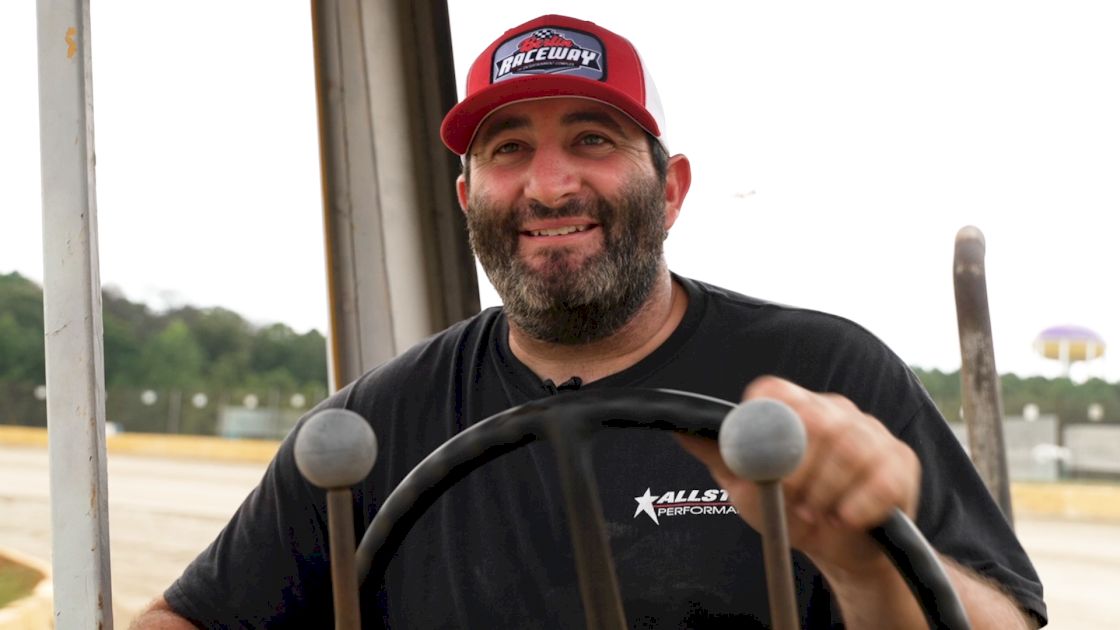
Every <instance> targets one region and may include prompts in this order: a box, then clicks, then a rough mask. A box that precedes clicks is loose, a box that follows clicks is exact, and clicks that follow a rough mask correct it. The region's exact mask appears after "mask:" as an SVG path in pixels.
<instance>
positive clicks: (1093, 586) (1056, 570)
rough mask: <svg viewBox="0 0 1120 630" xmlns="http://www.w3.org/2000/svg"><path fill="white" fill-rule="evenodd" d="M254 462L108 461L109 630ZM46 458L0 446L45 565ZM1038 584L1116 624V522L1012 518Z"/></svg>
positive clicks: (12, 498)
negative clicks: (1037, 575) (111, 618)
mask: <svg viewBox="0 0 1120 630" xmlns="http://www.w3.org/2000/svg"><path fill="white" fill-rule="evenodd" d="M264 467H265V466H264V464H238V463H218V462H211V461H200V460H186V459H183V460H174V459H157V458H151V457H140V456H135V455H120V454H117V455H114V454H110V455H109V513H110V524H109V531H110V536H111V539H112V541H111V545H110V550H111V553H112V578H113V609H114V620H115V627H117V628H127V627H128V623H129V622H130V621H131V619H132V617H133V616H134V615H135V614H136V612H137V611H138V610H139V609H141V608H142V607H143V606H144V605H145V604H147V602H149V601H150V600H151V599H152V598H154V597H156V596H158V595H159V594H160V593H162V592H163V589H164V588H166V587H167V585H168V584H170V583H171V582H172V581H173V580H174V579H175V577H176V576H178V574H179V572H180V571H182V569H183V567H184V566H186V564H187V563H188V562H190V561H191V559H192V558H194V556H195V555H196V554H198V552H199V551H201V550H202V549H203V548H205V547H206V545H207V544H208V543H209V542H210V540H212V539H213V538H214V536H215V535H217V533H218V532H219V531H220V530H221V528H222V526H223V525H224V524H225V522H226V520H227V519H228V518H229V516H230V514H232V513H233V511H234V510H235V509H236V508H237V506H238V505H239V504H240V503H241V500H242V499H243V498H244V496H245V495H246V494H247V493H248V492H249V490H250V489H251V488H252V487H253V486H254V485H256V483H257V481H258V480H259V479H260V476H261V474H262V473H263V471H264ZM48 472H49V469H48V463H47V455H46V451H45V450H44V449H41V448H22V447H18V448H17V447H6V446H0V546H2V547H5V548H9V549H14V550H16V551H19V552H22V553H25V554H28V555H31V556H34V557H37V558H41V559H43V560H44V561H45V562H49V561H50V499H49V495H48V488H49V478H48ZM1017 526H1018V531H1019V535H1020V538H1021V539H1022V541H1023V544H1024V546H1025V547H1026V548H1027V550H1028V551H1029V552H1030V553H1031V557H1032V558H1033V559H1034V562H1035V564H1036V567H1037V568H1038V571H1039V573H1040V574H1041V575H1042V579H1043V583H1044V585H1045V587H1046V599H1047V602H1048V604H1049V606H1050V617H1051V620H1052V624H1051V626H1050V627H1052V628H1058V629H1075V628H1076V629H1078V630H1105V629H1106V628H1115V627H1116V620H1117V619H1120V598H1117V597H1116V596H1115V594H1114V593H1113V591H1114V589H1115V586H1116V584H1117V583H1118V580H1120V523H1089V522H1078V521H1069V520H1057V519H1042V518H1025V517H1022V516H1020V517H1019V519H1018V523H1017Z"/></svg>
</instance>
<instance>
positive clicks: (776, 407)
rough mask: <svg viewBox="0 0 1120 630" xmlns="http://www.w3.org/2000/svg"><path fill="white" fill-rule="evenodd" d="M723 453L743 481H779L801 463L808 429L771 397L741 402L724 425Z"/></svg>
mask: <svg viewBox="0 0 1120 630" xmlns="http://www.w3.org/2000/svg"><path fill="white" fill-rule="evenodd" d="M719 454H720V455H721V456H723V461H724V462H725V463H726V464H727V467H728V468H730V469H731V472H733V473H735V474H736V475H738V476H739V477H741V478H743V479H749V480H751V481H777V480H779V479H781V478H782V477H785V476H786V475H788V474H789V473H791V472H793V470H794V469H795V468H797V465H798V464H799V463H801V458H802V457H803V456H804V455H805V427H804V426H802V424H801V419H800V418H798V417H797V414H796V413H794V411H793V409H790V408H789V406H788V405H786V404H785V403H782V402H778V401H776V400H770V399H767V398H759V399H755V400H751V401H748V402H745V403H741V404H739V405H737V406H736V407H735V408H734V409H732V410H731V411H730V412H729V413H728V414H727V416H726V417H725V418H724V420H723V424H721V425H720V428H719Z"/></svg>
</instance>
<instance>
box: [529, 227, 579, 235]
mask: <svg viewBox="0 0 1120 630" xmlns="http://www.w3.org/2000/svg"><path fill="white" fill-rule="evenodd" d="M589 227H591V226H590V225H569V226H567V227H559V228H551V229H548V230H529V234H531V235H532V236H564V235H565V234H574V233H576V232H583V231H584V230H586V229H588V228H589Z"/></svg>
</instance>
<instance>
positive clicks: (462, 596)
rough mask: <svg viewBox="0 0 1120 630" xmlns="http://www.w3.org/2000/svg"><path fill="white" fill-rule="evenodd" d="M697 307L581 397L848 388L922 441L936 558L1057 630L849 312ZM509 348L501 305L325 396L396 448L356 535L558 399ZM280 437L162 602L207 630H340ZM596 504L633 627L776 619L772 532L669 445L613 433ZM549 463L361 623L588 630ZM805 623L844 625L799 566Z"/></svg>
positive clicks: (375, 477) (301, 487)
mask: <svg viewBox="0 0 1120 630" xmlns="http://www.w3.org/2000/svg"><path fill="white" fill-rule="evenodd" d="M675 278H676V280H677V281H679V282H680V283H681V284H682V285H683V286H684V287H685V288H686V290H687V293H688V297H689V304H688V309H687V311H686V314H685V316H684V319H683V321H682V322H681V324H680V326H678V328H677V330H676V331H674V332H673V334H672V335H671V336H670V337H669V339H668V340H666V341H665V343H664V344H662V345H661V346H660V347H659V348H658V349H657V350H655V351H654V352H653V353H652V354H651V355H649V356H648V357H646V358H645V359H643V360H642V361H640V362H638V363H637V364H635V365H633V366H631V367H630V368H628V369H626V370H624V371H622V372H619V373H617V374H613V375H611V376H609V377H607V378H603V379H601V380H598V381H595V382H592V383H590V384H587V385H585V386H584V388H586V389H602V388H611V387H642V388H646V387H648V388H665V389H676V390H684V391H690V392H695V393H698V394H704V395H707V396H712V397H716V398H720V399H723V400H727V401H731V402H737V401H738V400H739V399H740V397H741V395H742V391H743V388H744V386H745V384H747V383H749V382H750V381H751V380H752V379H754V378H755V377H757V376H760V375H764V374H772V375H777V376H781V377H783V378H786V379H789V380H791V381H793V382H796V383H798V384H800V385H802V386H804V387H806V388H808V389H810V390H814V391H821V392H825V391H827V392H838V393H841V394H843V395H844V396H846V397H848V398H849V399H851V400H852V401H853V402H855V404H856V405H858V406H859V407H860V409H862V410H864V411H865V412H867V413H870V414H871V415H873V416H875V417H876V418H878V419H880V420H881V421H882V422H883V423H884V424H885V425H886V426H887V427H888V428H889V429H890V431H891V432H892V433H894V434H895V435H897V436H898V437H900V438H901V439H903V440H904V441H906V442H907V443H908V444H909V445H910V446H911V448H913V449H914V451H915V452H916V453H917V455H918V457H919V459H920V460H921V464H922V487H921V504H920V507H919V510H918V515H917V524H918V526H919V528H920V529H921V530H922V532H923V533H924V534H925V536H926V537H927V538H928V539H929V540H930V542H931V543H932V544H933V546H934V547H935V548H936V549H938V550H939V551H940V552H941V553H943V554H946V555H948V556H950V557H952V558H954V559H955V560H956V561H957V562H959V563H960V564H962V565H964V566H967V567H970V568H971V569H973V570H975V571H977V572H978V573H980V574H982V575H985V576H987V577H989V578H991V579H992V580H994V581H996V582H998V583H999V584H1001V585H1002V586H1003V587H1004V588H1005V589H1006V590H1007V591H1008V592H1009V593H1010V594H1011V595H1012V596H1013V597H1014V598H1015V599H1017V600H1018V601H1019V603H1020V604H1021V605H1022V606H1023V607H1024V608H1026V609H1028V610H1029V611H1031V612H1032V613H1033V614H1035V615H1036V616H1037V617H1038V618H1039V619H1040V620H1044V619H1045V617H1046V609H1045V604H1044V603H1043V602H1042V586H1041V584H1040V583H1039V580H1038V576H1037V574H1036V573H1035V571H1034V569H1033V567H1032V566H1031V564H1030V561H1029V560H1028V558H1027V556H1026V554H1025V553H1024V552H1023V549H1022V547H1021V546H1020V545H1019V542H1018V541H1017V540H1016V538H1015V536H1014V534H1013V533H1012V532H1011V530H1010V528H1009V527H1008V525H1007V523H1006V521H1005V519H1004V518H1003V516H1002V515H1001V513H1000V512H999V509H998V508H997V507H996V506H995V504H994V503H993V502H992V500H991V498H990V497H989V495H988V494H987V491H986V489H985V488H984V485H983V484H982V483H981V481H980V480H979V478H978V476H977V475H976V473H975V470H974V468H973V467H972V465H971V463H970V462H969V460H968V457H967V455H965V454H964V452H963V451H962V450H961V448H960V445H959V443H958V442H957V440H956V439H955V438H954V437H953V435H952V433H951V432H950V431H949V428H948V427H947V425H946V423H945V421H944V419H942V417H941V416H940V415H939V413H938V411H937V409H936V407H935V406H934V404H933V403H932V401H931V400H930V399H929V397H928V396H927V395H926V393H925V391H924V390H923V389H922V387H921V385H920V384H919V383H918V381H917V379H916V378H915V377H914V375H913V374H912V373H911V372H910V370H909V369H907V368H906V366H905V365H904V364H903V363H902V362H901V361H900V360H899V359H898V357H897V356H895V355H894V354H893V353H892V352H891V351H890V350H889V349H887V348H886V346H884V345H883V344H882V343H881V342H880V341H879V340H878V339H876V338H875V337H874V336H873V335H871V334H870V333H868V332H867V331H866V330H864V329H863V328H861V327H859V326H857V325H855V324H853V323H851V322H849V321H847V320H844V319H842V318H839V317H835V316H831V315H827V314H823V313H819V312H815V311H808V310H804V309H796V308H790V307H786V306H780V305H776V304H771V303H766V302H762V301H759V300H755V299H752V298H748V297H745V296H742V295H738V294H735V293H731V292H728V291H725V290H723V289H719V288H717V287H713V286H710V285H706V284H703V283H699V282H695V281H692V280H687V279H683V278H679V277H675ZM555 394H556V388H555V387H551V386H550V384H548V383H542V382H541V381H540V379H539V378H537V377H536V376H535V375H534V374H533V373H532V372H531V371H530V370H529V369H528V368H526V367H525V366H524V365H523V364H522V363H521V362H520V361H518V360H517V358H515V357H514V356H513V354H512V353H511V352H510V349H509V345H508V324H507V321H506V318H505V316H504V315H503V313H502V311H501V310H500V309H496V308H495V309H488V310H486V311H484V312H482V313H480V314H479V315H477V316H475V317H473V318H471V319H469V320H466V321H464V322H460V323H459V324H456V325H455V326H452V327H451V328H449V329H448V330H446V331H444V332H442V333H439V334H437V335H435V336H434V337H432V338H430V339H428V340H426V341H425V342H423V343H420V344H419V345H417V346H415V347H413V348H412V349H410V350H409V351H407V352H406V353H404V354H403V355H401V356H400V357H397V358H395V359H393V360H392V361H389V362H388V363H386V364H384V365H382V366H381V367H379V368H377V369H374V370H372V371H371V372H369V373H367V374H366V375H364V376H363V377H362V378H360V379H359V380H358V381H356V382H354V383H352V384H351V385H350V386H348V387H346V388H345V389H343V390H341V391H339V392H338V393H337V394H335V395H334V396H332V397H331V398H329V399H328V400H326V401H324V403H323V404H322V405H320V407H345V408H347V409H351V410H354V411H356V412H358V413H359V414H361V415H362V416H363V417H365V418H366V419H368V420H369V422H370V423H371V425H372V426H373V429H374V431H375V432H376V433H377V437H378V441H379V444H380V454H379V456H378V460H377V463H376V464H375V466H374V468H373V472H372V473H371V474H370V475H369V477H368V478H367V479H366V480H365V481H364V482H363V483H362V484H360V485H359V486H356V487H355V488H354V508H355V527H356V529H357V536H358V537H359V538H360V537H361V534H362V532H364V531H365V528H366V527H367V526H368V525H369V522H370V521H371V520H372V518H373V516H374V514H376V511H377V507H378V506H379V505H380V503H381V502H382V501H383V500H384V498H385V497H386V496H387V495H388V493H389V491H391V490H392V489H393V488H395V487H396V486H397V484H398V483H399V482H400V480H401V479H402V478H403V477H404V476H405V475H406V474H407V473H408V472H409V471H410V470H411V469H412V467H413V466H415V465H416V464H417V463H418V462H419V461H420V460H421V459H423V458H424V457H425V456H426V455H427V454H428V453H430V452H431V451H432V450H433V449H435V448H436V447H437V446H439V445H440V444H442V443H443V442H444V441H446V440H447V439H448V438H450V437H451V436H453V435H455V434H456V433H458V432H459V431H461V430H463V429H464V428H466V427H468V426H470V425H472V424H474V423H476V422H478V421H480V420H482V419H484V418H487V417H489V416H491V415H493V414H496V413H498V412H501V411H504V410H506V409H508V408H510V407H513V406H516V405H520V404H523V403H526V402H529V401H531V400H534V399H539V398H542V397H545V396H549V395H555ZM298 430H299V426H297V427H296V429H295V430H294V431H293V432H292V434H291V435H289V436H288V438H287V439H286V440H285V441H284V443H283V445H282V446H281V447H280V450H279V452H278V454H277V455H276V458H275V459H274V460H273V462H272V463H271V465H270V466H269V468H268V470H267V472H266V473H265V476H264V478H263V480H262V481H261V483H260V485H259V486H258V487H257V488H256V489H255V490H254V491H253V492H252V493H251V494H250V495H249V497H248V498H247V499H246V500H245V502H244V504H243V505H242V506H241V507H240V509H239V510H238V511H237V513H236V514H235V515H234V517H233V518H232V520H231V521H230V523H229V524H228V525H227V526H226V528H225V529H224V530H223V531H222V533H221V534H220V535H219V536H218V538H217V539H216V540H215V541H214V542H213V543H212V544H211V545H210V547H208V548H207V549H206V550H205V551H204V552H203V553H202V554H201V555H200V556H199V557H198V558H197V559H196V560H195V561H194V562H193V563H192V564H191V565H190V566H189V567H188V568H187V570H186V571H185V572H184V574H183V576H182V577H180V578H179V580H177V581H176V582H175V583H174V584H173V585H172V586H171V587H170V588H169V589H168V590H167V592H166V593H165V597H166V598H167V601H168V602H169V604H170V605H171V607H172V608H173V609H174V610H175V611H177V612H178V613H179V614H181V615H183V616H185V617H187V618H188V619H190V620H192V621H194V622H195V623H198V624H200V625H202V626H204V627H215V628H218V627H221V628H225V627H240V626H246V627H263V626H268V627H293V628H296V627H298V628H310V627H327V626H328V625H329V624H330V623H331V619H332V611H331V594H330V583H329V582H330V578H329V568H328V565H327V558H328V557H329V553H328V541H327V536H326V530H327V515H326V508H325V499H324V493H323V492H322V491H321V490H318V489H316V488H314V487H312V486H310V485H309V484H308V483H306V482H305V481H304V480H303V479H302V478H301V477H300V474H299V472H298V471H297V469H296V466H295V463H294V458H293V443H294V435H295V434H296V432H298ZM595 439H596V441H595V445H594V447H593V452H594V465H595V474H596V478H597V481H598V485H599V497H600V499H601V501H602V506H603V513H604V517H605V520H606V524H607V530H608V535H609V539H610V545H611V549H612V552H613V557H614V562H615V567H616V571H617V574H618V578H619V584H620V589H621V593H622V598H623V605H624V608H625V611H626V614H627V616H628V619H629V622H630V625H631V627H635V628H682V627H689V628H695V627H702V628H712V627H736V628H744V627H748V628H749V627H755V626H760V627H765V626H768V625H769V621H770V620H769V611H768V607H767V600H766V592H765V578H764V573H763V568H762V552H761V548H760V545H759V537H758V535H757V534H756V533H755V532H754V531H753V530H751V529H750V527H748V526H747V525H746V524H745V523H744V522H743V521H742V520H741V519H740V518H739V516H737V515H736V514H735V513H734V510H733V509H732V508H731V507H730V506H729V504H728V503H727V497H726V495H725V494H724V493H723V492H722V490H721V489H720V488H719V487H718V486H716V484H715V483H714V482H713V481H712V479H711V477H710V476H709V475H708V473H707V471H706V469H705V468H704V467H703V466H702V465H701V464H699V463H698V462H697V461H695V460H694V459H693V458H692V457H690V456H689V455H687V454H686V453H684V452H683V451H682V450H681V449H680V448H679V447H678V446H677V445H676V444H675V442H674V441H673V440H672V439H671V437H670V436H668V435H665V434H662V433H659V432H642V431H638V432H635V431H618V432H603V433H602V434H600V435H599V436H597V437H596V438H595ZM555 470H556V467H555V463H554V458H553V454H552V451H551V450H550V449H549V448H548V446H547V445H545V444H532V445H530V446H528V447H525V448H522V449H519V450H517V451H514V452H512V453H510V454H507V455H505V456H503V457H501V458H499V459H497V460H495V461H493V462H491V463H489V464H486V465H485V466H483V467H482V468H480V469H479V470H477V471H476V472H475V473H474V474H472V475H470V476H469V477H467V478H466V479H465V480H463V481H462V482H460V483H459V484H457V485H456V486H455V487H453V488H452V489H451V490H450V491H449V492H448V493H447V494H446V495H444V497H442V498H441V499H440V500H439V501H437V502H436V504H435V505H434V506H433V507H432V508H431V509H430V510H429V511H428V512H427V513H426V514H425V515H424V516H423V517H421V519H420V520H419V522H418V523H417V524H416V526H415V527H414V528H413V530H412V531H411V533H410V534H409V535H408V537H407V538H406V540H405V542H404V543H403V545H402V546H401V549H400V551H399V553H398V554H397V556H396V557H395V558H394V559H393V560H392V561H391V563H390V564H389V567H388V569H387V572H386V577H385V582H384V584H385V585H384V587H382V588H377V587H376V586H375V584H376V583H377V580H376V579H370V580H368V581H367V583H366V586H364V587H363V591H362V618H363V625H364V626H365V627H374V628H376V627H392V628H452V627H453V628H468V627H469V628H514V627H516V628H534V627H540V628H556V627H581V626H582V625H583V612H582V607H581V604H580V600H579V592H578V585H577V581H576V577H575V566H574V563H573V559H572V553H571V551H570V549H569V545H570V543H569V541H568V533H567V521H566V518H565V515H564V511H563V497H562V492H561V489H560V487H559V485H558V480H557V476H556V473H555ZM794 574H795V582H796V584H795V587H796V592H797V598H798V603H799V605H800V609H801V622H802V625H803V626H805V627H814V628H815V627H828V626H832V625H839V624H840V613H839V610H838V608H837V606H836V603H835V600H834V599H833V598H832V595H831V593H830V590H829V587H828V584H827V583H826V582H825V580H824V579H823V577H822V576H821V575H820V573H819V572H818V571H817V569H816V568H815V567H814V566H813V565H812V563H810V562H809V561H808V560H807V559H806V558H805V557H804V556H802V555H801V554H798V553H794Z"/></svg>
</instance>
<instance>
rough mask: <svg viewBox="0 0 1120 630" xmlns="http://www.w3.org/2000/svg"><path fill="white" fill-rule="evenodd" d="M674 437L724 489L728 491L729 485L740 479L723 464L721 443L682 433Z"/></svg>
mask: <svg viewBox="0 0 1120 630" xmlns="http://www.w3.org/2000/svg"><path fill="white" fill-rule="evenodd" d="M674 437H676V439H677V442H678V443H680V445H681V447H683V448H684V450H685V451H687V452H688V453H689V454H690V455H692V456H693V457H695V458H696V459H698V460H700V462H701V463H702V464H704V465H705V466H707V467H708V470H709V471H710V472H711V473H712V478H713V479H715V480H716V483H718V484H720V486H722V487H723V488H725V489H726V487H727V484H728V483H730V482H732V481H733V480H737V479H738V477H736V476H735V474H734V473H732V472H731V469H730V468H728V467H727V464H725V463H723V458H722V457H720V454H719V443H718V442H716V441H715V440H708V439H705V438H701V437H696V436H694V435H684V434H682V433H677V434H674Z"/></svg>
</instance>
